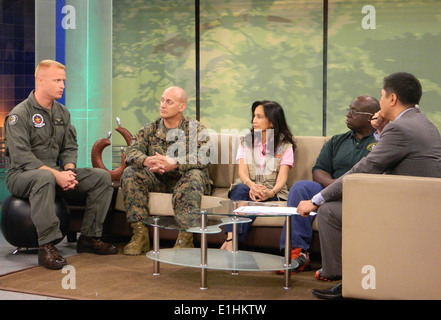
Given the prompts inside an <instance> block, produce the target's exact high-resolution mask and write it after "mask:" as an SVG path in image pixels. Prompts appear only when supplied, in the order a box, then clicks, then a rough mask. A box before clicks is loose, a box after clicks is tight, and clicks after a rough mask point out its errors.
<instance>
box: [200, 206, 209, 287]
mask: <svg viewBox="0 0 441 320" xmlns="http://www.w3.org/2000/svg"><path fill="white" fill-rule="evenodd" d="M207 220H208V217H207V215H206V214H201V231H206V230H207ZM207 251H208V250H207V234H206V233H205V232H202V233H201V287H200V289H201V290H207V289H208V286H207Z"/></svg>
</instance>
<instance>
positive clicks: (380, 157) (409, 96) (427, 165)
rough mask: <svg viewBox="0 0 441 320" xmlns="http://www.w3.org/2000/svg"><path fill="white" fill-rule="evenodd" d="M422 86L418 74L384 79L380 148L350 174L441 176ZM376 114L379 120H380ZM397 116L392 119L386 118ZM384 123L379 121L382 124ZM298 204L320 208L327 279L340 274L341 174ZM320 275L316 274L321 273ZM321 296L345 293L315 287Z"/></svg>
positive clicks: (439, 141) (440, 148)
mask: <svg viewBox="0 0 441 320" xmlns="http://www.w3.org/2000/svg"><path fill="white" fill-rule="evenodd" d="M421 96H422V88H421V84H420V82H419V81H418V79H416V78H415V76H414V75H412V74H409V73H405V72H398V73H394V74H391V75H389V76H387V77H386V78H384V84H383V89H382V90H381V99H380V111H379V112H378V113H377V114H376V115H375V116H374V118H373V120H374V121H376V122H374V121H372V122H373V123H372V125H373V126H374V128H378V129H382V127H383V126H384V129H383V130H382V132H381V137H380V140H379V142H378V144H377V145H376V146H375V148H374V149H373V150H372V151H371V152H370V153H369V154H368V155H367V156H366V157H365V158H363V159H362V160H360V161H359V162H358V163H357V164H356V165H354V167H352V169H351V170H349V171H348V172H347V173H346V174H351V173H376V174H383V173H385V174H396V175H407V176H421V177H441V138H440V134H439V132H438V129H437V128H436V127H435V126H434V125H433V124H432V123H431V122H430V121H429V120H428V119H427V118H426V116H425V115H424V114H422V113H421V112H420V110H419V108H418V104H419V101H420V98H421ZM375 118H377V119H375ZM389 121H392V122H390V123H387V122H389ZM379 123H380V125H379ZM343 177H344V176H342V177H340V178H339V179H338V180H336V181H335V182H334V183H332V184H331V185H329V186H328V187H327V188H325V189H323V190H322V191H321V192H320V193H318V194H317V195H315V196H314V197H313V198H312V199H311V200H309V201H302V202H300V203H299V205H298V207H297V211H298V213H299V214H300V215H303V216H308V215H309V213H310V212H313V211H317V219H318V225H319V235H320V245H321V254H322V270H321V275H319V276H322V277H323V278H325V279H326V278H328V279H339V278H340V279H341V274H342V266H341V229H342V202H341V197H342V178H343ZM316 276H317V275H316ZM312 292H313V294H315V295H316V296H317V297H320V298H329V299H333V298H341V283H340V284H338V285H337V286H335V287H332V288H330V289H327V290H317V289H313V290H312Z"/></svg>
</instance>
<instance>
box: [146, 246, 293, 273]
mask: <svg viewBox="0 0 441 320" xmlns="http://www.w3.org/2000/svg"><path fill="white" fill-rule="evenodd" d="M146 255H147V257H148V258H150V259H152V260H154V261H158V262H164V263H169V264H174V265H179V266H185V267H192V268H203V269H213V270H234V271H274V270H288V269H292V268H296V267H297V266H298V263H297V262H296V261H291V266H286V265H285V258H284V257H282V256H276V255H272V254H267V253H260V252H250V251H238V252H232V251H227V250H220V249H207V265H201V249H197V248H194V249H193V248H191V249H190V248H185V249H161V250H160V251H159V252H156V253H155V252H153V251H149V252H147V254H146Z"/></svg>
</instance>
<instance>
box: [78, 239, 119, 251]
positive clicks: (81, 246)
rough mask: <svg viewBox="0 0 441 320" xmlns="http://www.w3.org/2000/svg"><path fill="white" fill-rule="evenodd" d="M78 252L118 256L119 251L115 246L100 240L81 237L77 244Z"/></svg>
mask: <svg viewBox="0 0 441 320" xmlns="http://www.w3.org/2000/svg"><path fill="white" fill-rule="evenodd" d="M77 252H78V253H82V252H85V253H94V254H102V255H106V254H117V253H118V249H117V248H116V247H115V246H114V245H113V244H110V243H106V242H103V241H101V240H100V239H97V238H94V237H88V236H83V235H81V236H80V237H79V238H78V242H77Z"/></svg>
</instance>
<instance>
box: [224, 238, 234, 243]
mask: <svg viewBox="0 0 441 320" xmlns="http://www.w3.org/2000/svg"><path fill="white" fill-rule="evenodd" d="M224 241H225V242H230V241H233V238H231V239H224Z"/></svg>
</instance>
